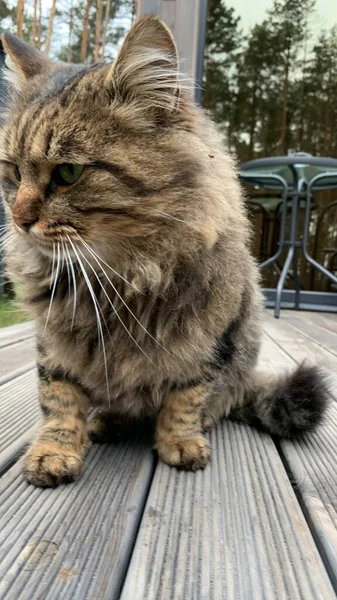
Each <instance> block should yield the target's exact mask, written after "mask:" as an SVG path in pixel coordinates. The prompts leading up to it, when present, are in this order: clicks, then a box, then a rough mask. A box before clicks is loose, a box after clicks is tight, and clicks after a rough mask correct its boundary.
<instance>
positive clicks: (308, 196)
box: [303, 173, 337, 283]
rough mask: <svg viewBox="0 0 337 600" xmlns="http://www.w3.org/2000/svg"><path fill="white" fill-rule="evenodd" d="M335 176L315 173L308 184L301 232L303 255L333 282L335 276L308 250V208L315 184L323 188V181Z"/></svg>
mask: <svg viewBox="0 0 337 600" xmlns="http://www.w3.org/2000/svg"><path fill="white" fill-rule="evenodd" d="M333 178H335V181H336V179H337V173H323V174H320V175H316V177H313V179H312V180H311V181H310V183H309V184H308V187H307V194H306V205H305V218H304V232H303V255H304V258H305V260H306V261H307V262H308V263H310V264H311V265H312V266H313V267H314V268H315V269H317V271H320V272H321V273H323V275H326V277H328V278H329V279H330V280H331V281H333V282H334V283H337V277H336V276H335V275H334V274H333V273H331V272H330V271H328V269H326V268H325V267H323V265H321V264H319V263H318V262H317V261H316V260H315V259H314V258H313V257H312V256H311V255H310V254H309V252H308V234H309V225H310V208H311V194H312V190H313V188H314V187H315V184H316V189H317V188H318V189H324V182H325V181H327V180H329V179H333ZM319 183H321V184H323V186H322V185H321V186H319ZM336 187H337V185H336V183H335V184H334V185H332V186H330V187H329V185H326V186H325V189H333V188H336Z"/></svg>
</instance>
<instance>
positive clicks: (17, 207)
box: [12, 184, 42, 231]
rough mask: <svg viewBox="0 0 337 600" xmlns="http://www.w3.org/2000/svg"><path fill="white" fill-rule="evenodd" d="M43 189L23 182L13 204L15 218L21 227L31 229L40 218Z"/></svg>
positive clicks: (25, 229)
mask: <svg viewBox="0 0 337 600" xmlns="http://www.w3.org/2000/svg"><path fill="white" fill-rule="evenodd" d="M41 200H42V198H41V191H40V190H39V189H38V188H36V187H31V186H25V185H24V184H21V185H20V187H19V190H18V193H17V195H16V199H15V202H14V205H13V209H12V211H13V219H14V221H15V223H16V224H17V226H18V227H20V229H23V230H24V231H29V229H30V227H31V226H32V225H33V224H34V223H36V222H37V221H38V220H39V212H40V205H41Z"/></svg>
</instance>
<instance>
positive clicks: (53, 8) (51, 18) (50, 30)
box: [44, 0, 56, 54]
mask: <svg viewBox="0 0 337 600" xmlns="http://www.w3.org/2000/svg"><path fill="white" fill-rule="evenodd" d="M55 13H56V0H53V3H52V6H51V9H50V15H49V23H48V31H47V37H46V46H45V49H44V51H45V53H46V54H49V52H50V44H51V36H52V33H53V24H54V17H55Z"/></svg>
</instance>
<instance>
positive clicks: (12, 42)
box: [2, 33, 54, 90]
mask: <svg viewBox="0 0 337 600" xmlns="http://www.w3.org/2000/svg"><path fill="white" fill-rule="evenodd" d="M2 44H3V47H4V50H5V53H6V59H5V62H6V66H7V67H8V70H6V71H5V77H6V79H7V80H8V81H9V82H10V83H11V84H12V85H13V87H14V88H15V89H17V90H20V89H21V88H22V87H24V85H25V83H26V82H27V81H29V80H30V79H32V78H33V77H36V76H37V75H41V74H42V73H46V72H47V71H49V70H50V69H51V68H52V67H53V65H54V63H53V61H51V60H50V59H49V58H48V57H47V56H45V54H42V52H40V50H37V49H36V48H32V46H30V45H29V44H26V42H23V41H22V40H20V39H19V38H17V37H16V36H15V35H12V34H11V33H4V34H3V36H2Z"/></svg>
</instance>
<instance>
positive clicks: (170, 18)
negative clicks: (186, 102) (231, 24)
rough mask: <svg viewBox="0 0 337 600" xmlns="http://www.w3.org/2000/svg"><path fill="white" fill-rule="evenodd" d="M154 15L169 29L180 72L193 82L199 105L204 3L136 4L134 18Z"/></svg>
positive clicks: (148, 0) (144, 0)
mask: <svg viewBox="0 0 337 600" xmlns="http://www.w3.org/2000/svg"><path fill="white" fill-rule="evenodd" d="M148 13H152V14H154V15H157V16H159V17H161V18H162V19H163V21H165V23H166V24H167V26H168V27H169V28H170V29H171V31H172V33H173V35H174V38H175V41H176V44H177V47H178V52H179V57H180V59H181V70H182V71H183V72H185V73H186V74H187V75H189V76H190V77H191V78H192V80H193V81H194V82H195V86H196V87H195V101H196V103H197V104H201V101H202V78H203V65H204V47H205V39H206V23H207V0H138V4H137V17H141V16H143V15H146V14H148Z"/></svg>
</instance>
